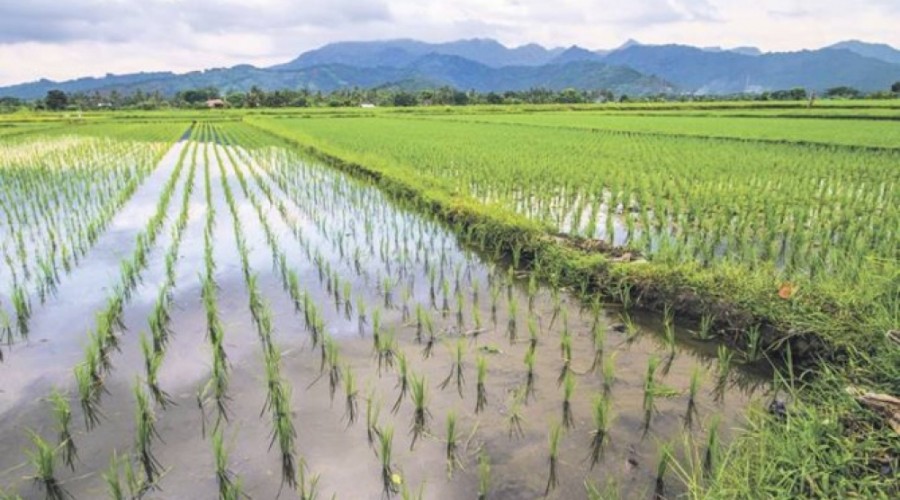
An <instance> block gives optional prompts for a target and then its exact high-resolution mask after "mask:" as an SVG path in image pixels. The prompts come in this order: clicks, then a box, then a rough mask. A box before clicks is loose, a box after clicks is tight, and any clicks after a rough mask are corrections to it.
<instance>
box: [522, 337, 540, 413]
mask: <svg viewBox="0 0 900 500" xmlns="http://www.w3.org/2000/svg"><path fill="white" fill-rule="evenodd" d="M534 361H535V358H534V351H532V350H529V351H525V395H524V400H525V402H526V403H527V402H528V398H531V397H534V395H535V394H534V383H535V380H536V377H537V375H536V374H535V372H534Z"/></svg>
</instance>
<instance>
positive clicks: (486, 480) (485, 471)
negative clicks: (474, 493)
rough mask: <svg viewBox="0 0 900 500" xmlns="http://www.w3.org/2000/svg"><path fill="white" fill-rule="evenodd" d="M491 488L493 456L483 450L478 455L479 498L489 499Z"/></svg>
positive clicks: (480, 499)
mask: <svg viewBox="0 0 900 500" xmlns="http://www.w3.org/2000/svg"><path fill="white" fill-rule="evenodd" d="M490 490H491V458H490V457H489V456H488V454H487V453H485V452H484V451H483V450H482V452H481V453H480V454H479V455H478V500H487V497H488V493H490Z"/></svg>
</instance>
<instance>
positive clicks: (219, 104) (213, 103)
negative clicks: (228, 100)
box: [206, 99, 225, 109]
mask: <svg viewBox="0 0 900 500" xmlns="http://www.w3.org/2000/svg"><path fill="white" fill-rule="evenodd" d="M206 107H207V108H210V109H212V108H224V107H225V101H223V100H222V99H207V100H206Z"/></svg>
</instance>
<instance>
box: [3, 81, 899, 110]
mask: <svg viewBox="0 0 900 500" xmlns="http://www.w3.org/2000/svg"><path fill="white" fill-rule="evenodd" d="M811 97H812V98H815V97H823V98H830V99H834V98H840V99H864V98H869V99H890V98H896V97H900V81H898V82H896V83H894V84H893V85H892V86H891V88H890V89H889V90H885V91H880V92H871V93H866V92H863V91H860V90H858V89H855V88H852V87H847V86H841V87H834V88H830V89H827V90H826V91H825V92H823V93H822V94H821V95H819V96H816V95H814V94H810V93H808V92H807V90H806V89H803V88H794V89H787V90H776V91H767V92H762V93H754V94H730V95H705V96H699V95H686V94H656V95H642V96H629V95H627V94H618V95H617V94H615V93H613V92H612V91H610V90H580V89H573V88H568V89H563V90H550V89H545V88H533V89H528V90H521V91H506V92H477V91H474V90H469V91H462V90H459V89H455V88H452V87H448V86H444V87H437V88H433V89H420V90H406V89H402V88H395V87H382V88H373V89H363V88H350V89H339V90H335V91H332V92H321V91H312V90H306V89H301V90H291V89H280V90H264V89H262V88H259V87H257V86H253V87H251V88H250V89H249V90H248V91H228V92H223V91H221V90H220V89H218V88H216V87H200V88H195V89H187V90H182V91H179V92H176V93H175V94H174V95H165V94H163V93H162V92H160V91H154V92H144V91H141V90H136V91H134V92H131V93H121V92H118V91H116V90H113V91H110V92H96V91H95V92H72V93H67V92H64V91H62V90H58V89H54V90H50V91H48V92H47V94H46V96H45V97H44V98H42V99H34V100H22V99H17V98H12V97H0V110H4V111H12V110H16V109H22V108H30V109H37V110H51V111H60V110H95V109H144V110H153V109H166V108H205V107H207V106H208V101H210V100H214V99H215V100H221V101H222V103H221V104H222V105H224V106H226V107H231V108H286V107H294V108H305V107H347V106H349V107H358V106H363V105H374V106H467V105H476V104H492V105H507V104H509V105H515V104H582V103H597V102H659V101H722V100H729V101H733V100H747V101H751V100H752V101H779V100H792V101H797V100H807V99H810V98H811Z"/></svg>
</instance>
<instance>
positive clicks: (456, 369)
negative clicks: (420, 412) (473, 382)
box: [440, 339, 465, 397]
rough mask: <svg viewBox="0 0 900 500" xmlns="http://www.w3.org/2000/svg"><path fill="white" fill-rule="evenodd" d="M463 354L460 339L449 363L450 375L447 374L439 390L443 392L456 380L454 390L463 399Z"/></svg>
mask: <svg viewBox="0 0 900 500" xmlns="http://www.w3.org/2000/svg"><path fill="white" fill-rule="evenodd" d="M464 353H465V344H464V343H463V341H462V339H458V340H457V341H456V344H455V346H454V348H453V358H452V361H451V363H450V373H449V374H447V378H445V379H444V381H443V382H441V385H440V388H441V390H444V389H446V388H447V385H449V384H450V381H451V380H456V390H457V392H459V397H463V392H462V388H463V384H464V383H465V376H464V372H463V355H464Z"/></svg>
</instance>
